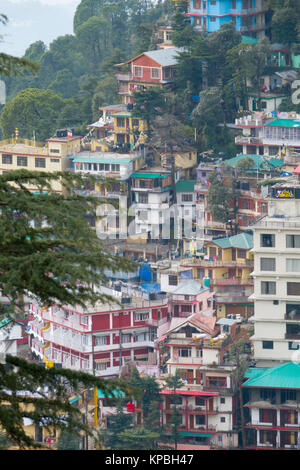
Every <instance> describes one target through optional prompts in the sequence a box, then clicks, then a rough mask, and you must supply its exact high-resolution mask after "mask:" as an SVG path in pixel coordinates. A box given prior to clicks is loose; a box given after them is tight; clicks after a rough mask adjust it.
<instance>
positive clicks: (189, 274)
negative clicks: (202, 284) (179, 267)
mask: <svg viewBox="0 0 300 470" xmlns="http://www.w3.org/2000/svg"><path fill="white" fill-rule="evenodd" d="M180 277H181V279H193V270H192V269H190V270H189V271H182V273H180Z"/></svg>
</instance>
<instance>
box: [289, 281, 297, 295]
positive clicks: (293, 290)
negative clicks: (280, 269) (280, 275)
mask: <svg viewBox="0 0 300 470" xmlns="http://www.w3.org/2000/svg"><path fill="white" fill-rule="evenodd" d="M287 295H300V282H287Z"/></svg>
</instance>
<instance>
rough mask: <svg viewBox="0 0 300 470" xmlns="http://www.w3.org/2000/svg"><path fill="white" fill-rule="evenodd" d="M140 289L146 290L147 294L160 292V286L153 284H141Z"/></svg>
mask: <svg viewBox="0 0 300 470" xmlns="http://www.w3.org/2000/svg"><path fill="white" fill-rule="evenodd" d="M141 288H142V289H144V290H146V291H147V292H148V293H149V294H150V293H151V292H153V293H156V294H159V292H161V288H160V284H153V283H151V282H142V283H141Z"/></svg>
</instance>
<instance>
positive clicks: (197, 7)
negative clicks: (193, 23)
mask: <svg viewBox="0 0 300 470" xmlns="http://www.w3.org/2000/svg"><path fill="white" fill-rule="evenodd" d="M193 6H194V8H195V10H200V8H201V0H194V2H193Z"/></svg>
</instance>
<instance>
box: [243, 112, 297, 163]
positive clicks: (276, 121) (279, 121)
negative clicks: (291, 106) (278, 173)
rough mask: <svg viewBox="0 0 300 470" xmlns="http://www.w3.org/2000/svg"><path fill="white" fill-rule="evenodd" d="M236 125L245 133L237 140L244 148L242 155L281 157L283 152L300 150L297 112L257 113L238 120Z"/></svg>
mask: <svg viewBox="0 0 300 470" xmlns="http://www.w3.org/2000/svg"><path fill="white" fill-rule="evenodd" d="M235 124H236V126H237V127H239V128H241V129H242V131H243V133H242V135H240V136H237V137H236V138H235V143H236V144H237V145H240V146H242V149H243V150H242V153H243V154H245V155H247V154H257V155H269V156H275V155H281V154H282V150H283V151H284V149H286V148H289V149H295V150H297V149H299V148H300V115H299V114H296V113H295V112H290V113H283V112H282V113H279V114H278V115H277V117H276V118H275V116H273V117H272V114H271V113H268V112H265V113H262V112H257V113H254V114H253V115H249V116H244V117H241V118H238V119H236V121H235Z"/></svg>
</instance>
